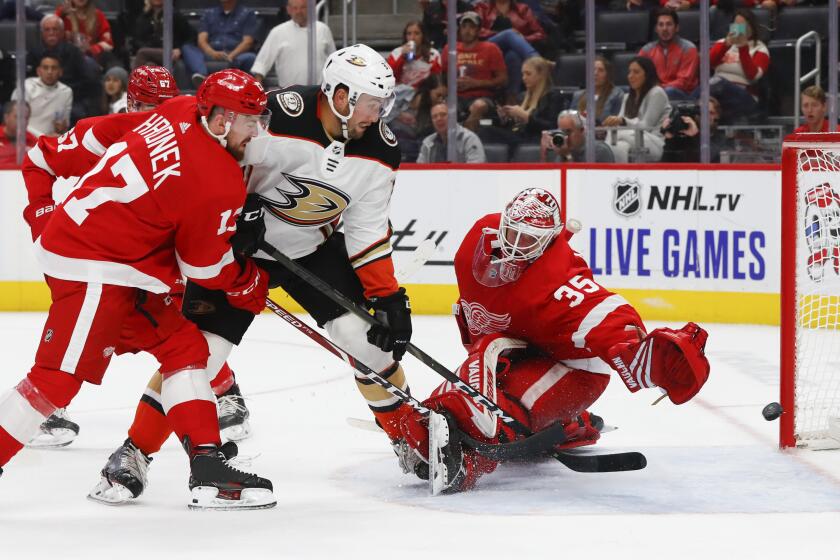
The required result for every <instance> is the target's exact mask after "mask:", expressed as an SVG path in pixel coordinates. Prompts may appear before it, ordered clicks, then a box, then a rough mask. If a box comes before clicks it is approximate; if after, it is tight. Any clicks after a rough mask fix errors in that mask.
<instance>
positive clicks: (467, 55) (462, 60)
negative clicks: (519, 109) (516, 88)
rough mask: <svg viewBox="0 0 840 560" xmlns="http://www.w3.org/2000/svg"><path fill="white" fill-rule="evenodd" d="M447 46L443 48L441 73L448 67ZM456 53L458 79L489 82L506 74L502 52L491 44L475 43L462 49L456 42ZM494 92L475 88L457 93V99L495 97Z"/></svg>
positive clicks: (488, 89)
mask: <svg viewBox="0 0 840 560" xmlns="http://www.w3.org/2000/svg"><path fill="white" fill-rule="evenodd" d="M448 48H449V47H448V45H445V46H444V47H443V73H444V74H446V68H447V66H448V63H447V58H448V54H447V53H448V51H447V49H448ZM455 48H456V51H457V53H458V77H461V78H464V77H467V78H474V79H476V80H490V79H492V78H493V77H495V76H496V75H498V74H499V73H502V74H506V73H507V66H505V58H504V56H502V51H501V50H500V49H499V47H497V46H496V45H494V44H493V43H488V42H486V41H477V42H476V43H475V44H474V45H473V46H472V47H471V48H469V49H466V48H464V44H463V43H461V42H460V41H458V44H457V46H456V47H455ZM496 93H497V92H496V91H494V90H492V89H490V88H475V89H468V90H464V91H459V92H458V97H462V98H467V99H477V98H479V97H495V95H496Z"/></svg>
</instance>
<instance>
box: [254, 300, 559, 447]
mask: <svg viewBox="0 0 840 560" xmlns="http://www.w3.org/2000/svg"><path fill="white" fill-rule="evenodd" d="M265 303H266V306H267V307H268V308H269V309H270V310H271V311H272V312H273V313H274V314H275V315H277V316H278V317H280V318H281V319H283V320H284V321H286V322H287V323H289V324H290V325H292V326H293V327H294V328H296V329H297V330H299V331H300V332H302V333H303V334H305V335H306V336H308V337H309V338H311V339H312V340H314V341H315V342H317V343H318V344H320V345H321V346H322V347H323V348H325V349H326V350H328V351H329V352H330V353H331V354H333V355H334V356H337V357H338V358H339V359H341V360H343V361H344V362H346V363H347V364H349V365H350V366H352V367H353V368H354V369H355V370H356V371H358V372H359V373H361V374H362V375H364V376H365V377H366V378H368V379H370V380H371V381H373V382H374V383H376V384H377V385H379V386H380V387H382V388H383V389H385V390H386V391H388V392H389V393H391V394H392V395H394V396H395V397H397V398H398V399H400V400H402V401H403V402H405V403H408V405H409V406H411V407H412V408H413V409H414V410H416V411H417V412H419V413H420V414H423V415H426V416H428V415H431V414H436V413H435V412H433V411H431V410H429V409H428V408H426V407H425V406H423V404H422V403H421V402H420V401H418V400H417V399H415V398H414V397H412V396H411V395H410V394H408V393H407V392H405V391H403V390H402V389H400V388H399V387H397V386H396V385H394V384H393V383H391V382H390V381H388V380H387V379H385V378H383V377H382V376H381V375H379V374H378V373H376V372H375V371H373V370H372V369H371V368H369V367H368V366H366V365H365V364H363V363H362V362H360V361H359V360H357V359H356V358H354V357H353V356H351V355H350V354H348V353H347V352H346V351H344V350H342V349H341V347H339V346H338V345H337V344H335V343H334V342H332V341H331V340H330V339H328V338H327V337H325V336H324V335H322V334H321V333H319V332H318V331H316V330H314V329H312V328H310V327H309V325H307V324H306V323H304V322H303V321H301V320H299V319H298V318H297V317H295V316H294V315H292V314H291V313H289V312H288V311H286V310H285V309H283V307H281V306H280V305H279V304H278V303H276V302H275V301H273V300H272V299H271V298H266V300H265ZM460 435H461V440H462V441H465V442H467V445H469V446H470V447H472V448H473V449H475V451H476V453H478V454H480V455H483V456H484V457H487V458H489V459H493V460H495V461H510V460H514V459H527V458H531V457H537V456H540V455H545V454H546V453H548V452H550V450H551V449H552V448H553V447H554V446H555V445H558V444H561V443H563V442H564V441H566V431H565V429H564V428H563V426H562V425H561V424H558V425H557V426H552V427H551V428H548V429H546V430H543V431H541V432H539V433H538V434H535V435H533V436H531V437H528V438H525V439H521V440H517V441H514V442H510V443H497V444H493V443H484V442H481V441H478V440H475V439H473V438H470V437H469V436H467V435H466V434H463V433H462V434H460Z"/></svg>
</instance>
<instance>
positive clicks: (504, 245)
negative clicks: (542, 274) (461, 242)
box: [473, 188, 563, 288]
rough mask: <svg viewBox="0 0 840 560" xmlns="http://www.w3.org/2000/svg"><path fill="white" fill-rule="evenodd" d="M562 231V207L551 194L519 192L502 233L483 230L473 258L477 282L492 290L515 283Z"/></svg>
mask: <svg viewBox="0 0 840 560" xmlns="http://www.w3.org/2000/svg"><path fill="white" fill-rule="evenodd" d="M562 228H563V222H562V221H560V206H559V205H558V204H557V200H556V199H555V198H554V196H553V195H552V194H551V193H550V192H548V191H547V190H545V189H539V188H534V189H525V190H524V191H522V192H520V193H519V194H518V195H516V197H514V199H513V200H512V201H510V202H509V203H508V204H507V206H505V209H504V211H503V212H502V217H501V220H500V223H499V229H498V230H494V229H491V228H485V230H484V235H483V236H482V237H481V241H480V242H479V245H478V247H477V248H476V252H475V256H474V257H473V275H474V276H475V279H476V281H478V282H479V283H481V284H482V285H485V286H488V287H491V288H492V287H496V286H500V285H502V284H506V283H509V282H515V281H516V280H518V279H519V277H520V276H521V274H522V271H523V270H525V268H526V267H527V266H528V265H529V264H530V263H532V262H534V261H535V260H537V259H538V258H539V257H540V256H541V255H542V254H543V252H544V251H545V250H546V248H547V247H548V246H549V244H551V242H552V241H553V240H554V238H555V237H556V236H557V234H558V233H559V232H560V230H561V229H562Z"/></svg>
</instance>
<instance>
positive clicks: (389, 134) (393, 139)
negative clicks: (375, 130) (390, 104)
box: [379, 119, 397, 146]
mask: <svg viewBox="0 0 840 560" xmlns="http://www.w3.org/2000/svg"><path fill="white" fill-rule="evenodd" d="M379 134H381V135H382V139H383V140H385V143H386V144H388V145H389V146H396V145H397V135H396V134H394V132H393V131H392V130H391V129H390V128H388V125H387V124H385V121H384V120H382V119H379Z"/></svg>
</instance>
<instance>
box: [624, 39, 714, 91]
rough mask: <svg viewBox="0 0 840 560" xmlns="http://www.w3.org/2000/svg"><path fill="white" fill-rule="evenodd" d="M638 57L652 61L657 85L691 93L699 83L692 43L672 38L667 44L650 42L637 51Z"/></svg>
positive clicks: (696, 61)
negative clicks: (657, 81) (657, 77)
mask: <svg viewBox="0 0 840 560" xmlns="http://www.w3.org/2000/svg"><path fill="white" fill-rule="evenodd" d="M639 56H646V57H648V58H649V59H651V60H652V61H653V65H654V66H655V67H656V73H657V75H658V76H659V85H660V86H662V87H663V88H667V87H672V88H677V89H680V90H682V91H684V92H686V93H691V92H692V91H694V89H695V88H696V87H697V83H698V81H699V78H698V72H697V69H698V67H699V65H700V59H699V57H698V56H697V47H695V46H694V43H692V42H691V41H687V40H686V39H683V38H682V37H679V36H677V37H674V39H673V40H672V41H670V42H669V43H668V44H663V43H662V41H658V40H657V41H651V42H650V43H648V44H647V45H645V46H644V47H642V48H641V50H639Z"/></svg>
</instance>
